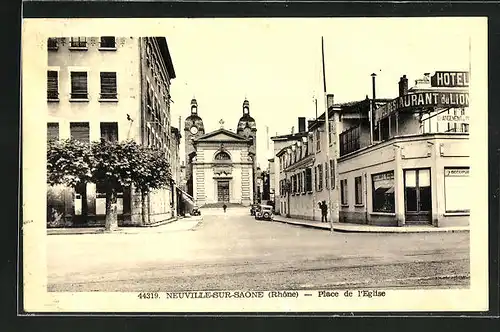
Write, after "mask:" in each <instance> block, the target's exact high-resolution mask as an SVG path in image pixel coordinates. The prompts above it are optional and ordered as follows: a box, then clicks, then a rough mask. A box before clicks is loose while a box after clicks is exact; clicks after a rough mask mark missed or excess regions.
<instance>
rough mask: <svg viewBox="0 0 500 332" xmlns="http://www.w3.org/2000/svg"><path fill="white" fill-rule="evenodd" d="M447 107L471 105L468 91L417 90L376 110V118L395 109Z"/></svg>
mask: <svg viewBox="0 0 500 332" xmlns="http://www.w3.org/2000/svg"><path fill="white" fill-rule="evenodd" d="M427 107H443V108H444V107H446V108H464V107H469V93H468V92H441V91H440V92H416V93H411V94H407V95H404V96H401V97H398V98H396V99H394V100H392V101H390V102H388V103H387V104H385V105H384V106H381V107H379V108H378V109H376V110H375V120H376V121H379V120H380V119H382V118H385V117H386V116H388V115H390V114H392V113H394V112H395V111H404V110H411V109H415V108H417V109H418V108H427Z"/></svg>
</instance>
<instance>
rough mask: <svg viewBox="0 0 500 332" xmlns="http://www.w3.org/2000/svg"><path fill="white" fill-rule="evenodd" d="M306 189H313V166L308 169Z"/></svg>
mask: <svg viewBox="0 0 500 332" xmlns="http://www.w3.org/2000/svg"><path fill="white" fill-rule="evenodd" d="M306 191H308V192H311V191H312V169H311V168H307V169H306Z"/></svg>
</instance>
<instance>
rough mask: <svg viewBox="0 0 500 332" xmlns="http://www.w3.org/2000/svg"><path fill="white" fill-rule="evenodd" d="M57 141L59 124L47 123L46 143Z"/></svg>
mask: <svg viewBox="0 0 500 332" xmlns="http://www.w3.org/2000/svg"><path fill="white" fill-rule="evenodd" d="M57 140H59V123H57V122H49V123H47V141H57Z"/></svg>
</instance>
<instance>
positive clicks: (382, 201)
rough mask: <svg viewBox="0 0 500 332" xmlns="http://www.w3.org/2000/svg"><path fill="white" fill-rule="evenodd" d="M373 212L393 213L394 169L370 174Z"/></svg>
mask: <svg viewBox="0 0 500 332" xmlns="http://www.w3.org/2000/svg"><path fill="white" fill-rule="evenodd" d="M372 183H373V186H372V188H373V212H386V213H394V211H395V210H394V171H390V172H386V173H381V174H374V175H372Z"/></svg>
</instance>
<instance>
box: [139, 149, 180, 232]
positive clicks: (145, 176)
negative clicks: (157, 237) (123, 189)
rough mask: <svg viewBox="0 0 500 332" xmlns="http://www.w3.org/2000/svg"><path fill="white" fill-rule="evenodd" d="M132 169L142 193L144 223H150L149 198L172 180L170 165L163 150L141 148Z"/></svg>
mask: <svg viewBox="0 0 500 332" xmlns="http://www.w3.org/2000/svg"><path fill="white" fill-rule="evenodd" d="M137 157H138V158H136V160H135V162H136V163H135V164H134V165H133V167H132V178H133V180H132V181H133V183H134V185H135V186H136V187H137V189H139V190H140V192H141V203H142V223H143V224H146V223H148V219H147V218H149V209H148V203H147V201H148V198H149V193H150V192H151V191H152V190H156V189H162V188H164V187H166V186H168V185H169V183H170V181H171V179H172V173H171V169H170V165H169V163H168V161H167V159H166V158H165V153H164V152H163V151H161V150H157V149H151V148H147V147H142V146H141V147H140V148H139V149H138V154H137Z"/></svg>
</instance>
